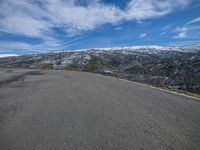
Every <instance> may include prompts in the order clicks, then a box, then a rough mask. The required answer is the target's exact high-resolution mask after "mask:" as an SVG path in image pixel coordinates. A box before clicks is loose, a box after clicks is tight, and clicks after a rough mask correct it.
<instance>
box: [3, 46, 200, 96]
mask: <svg viewBox="0 0 200 150" xmlns="http://www.w3.org/2000/svg"><path fill="white" fill-rule="evenodd" d="M0 67H1V68H29V69H37V68H40V69H55V70H81V71H87V72H93V73H101V74H105V75H111V76H116V77H120V78H125V79H128V80H132V81H137V82H142V83H147V84H152V85H154V86H167V87H169V86H170V87H174V88H178V89H182V90H187V91H190V92H195V93H200V46H198V45H193V46H182V47H177V46H171V47H159V46H140V47H123V48H120V47H118V48H99V49H98V48H97V49H84V50H74V51H73V50H71V51H62V52H57V53H46V54H31V55H23V56H18V57H6V58H0Z"/></svg>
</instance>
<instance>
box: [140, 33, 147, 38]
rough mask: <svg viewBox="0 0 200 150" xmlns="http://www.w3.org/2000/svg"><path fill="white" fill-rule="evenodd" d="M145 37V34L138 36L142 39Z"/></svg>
mask: <svg viewBox="0 0 200 150" xmlns="http://www.w3.org/2000/svg"><path fill="white" fill-rule="evenodd" d="M145 36H147V34H146V33H142V34H140V35H139V37H140V38H143V37H145Z"/></svg>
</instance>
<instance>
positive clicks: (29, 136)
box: [0, 70, 200, 150]
mask: <svg viewBox="0 0 200 150" xmlns="http://www.w3.org/2000/svg"><path fill="white" fill-rule="evenodd" d="M16 76H17V78H16ZM8 79H9V80H8ZM10 79H12V80H10ZM0 83H2V84H1V86H0V150H99V149H102V150H199V149H200V101H198V100H195V99H192V98H188V97H184V96H181V95H176V94H172V93H168V92H165V91H161V90H158V89H153V88H151V87H147V86H143V85H138V84H135V83H131V82H128V81H123V80H119V79H116V78H112V77H104V76H101V75H95V74H90V73H80V72H71V71H31V70H25V71H19V70H14V71H13V72H12V71H11V72H10V71H6V70H1V71H0Z"/></svg>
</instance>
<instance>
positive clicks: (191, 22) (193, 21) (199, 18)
mask: <svg viewBox="0 0 200 150" xmlns="http://www.w3.org/2000/svg"><path fill="white" fill-rule="evenodd" d="M196 22H200V17H197V18H195V19H193V20H191V21H189V22H188V23H187V24H188V25H189V24H193V23H196Z"/></svg>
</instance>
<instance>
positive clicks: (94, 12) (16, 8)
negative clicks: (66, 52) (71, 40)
mask: <svg viewBox="0 0 200 150" xmlns="http://www.w3.org/2000/svg"><path fill="white" fill-rule="evenodd" d="M81 2H82V3H80V1H77V0H42V1H40V0H18V1H13V0H1V5H0V10H1V11H0V32H3V33H9V34H15V35H23V36H27V37H34V38H39V39H42V40H43V41H44V43H42V44H41V45H39V46H38V47H43V48H45V46H47V45H48V44H50V43H51V42H52V41H53V40H49V38H51V39H55V40H56V36H60V35H57V33H56V32H55V29H59V30H62V31H63V32H64V33H65V36H74V35H77V34H80V33H81V32H83V31H89V30H94V29H95V28H97V27H99V26H102V25H104V24H113V25H116V24H118V23H120V22H122V21H124V20H127V21H130V20H136V21H141V20H145V19H149V18H154V17H160V16H163V15H166V14H168V13H170V12H172V11H173V10H174V9H176V8H179V7H181V8H184V7H186V6H188V5H189V4H190V0H176V1H174V0H165V1H161V0H131V1H130V2H128V3H127V6H126V7H125V8H124V9H121V8H119V7H118V6H116V5H113V4H107V3H104V2H103V1H101V0H94V1H92V2H91V1H89V0H81ZM194 21H195V20H194ZM194 21H193V22H194ZM57 40H58V39H57ZM49 41H51V42H49ZM53 43H54V44H55V43H56V44H55V45H56V46H58V45H59V41H56V42H53ZM49 46H51V44H50V45H49ZM22 47H23V46H22ZM33 48H37V47H35V45H34V46H33Z"/></svg>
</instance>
